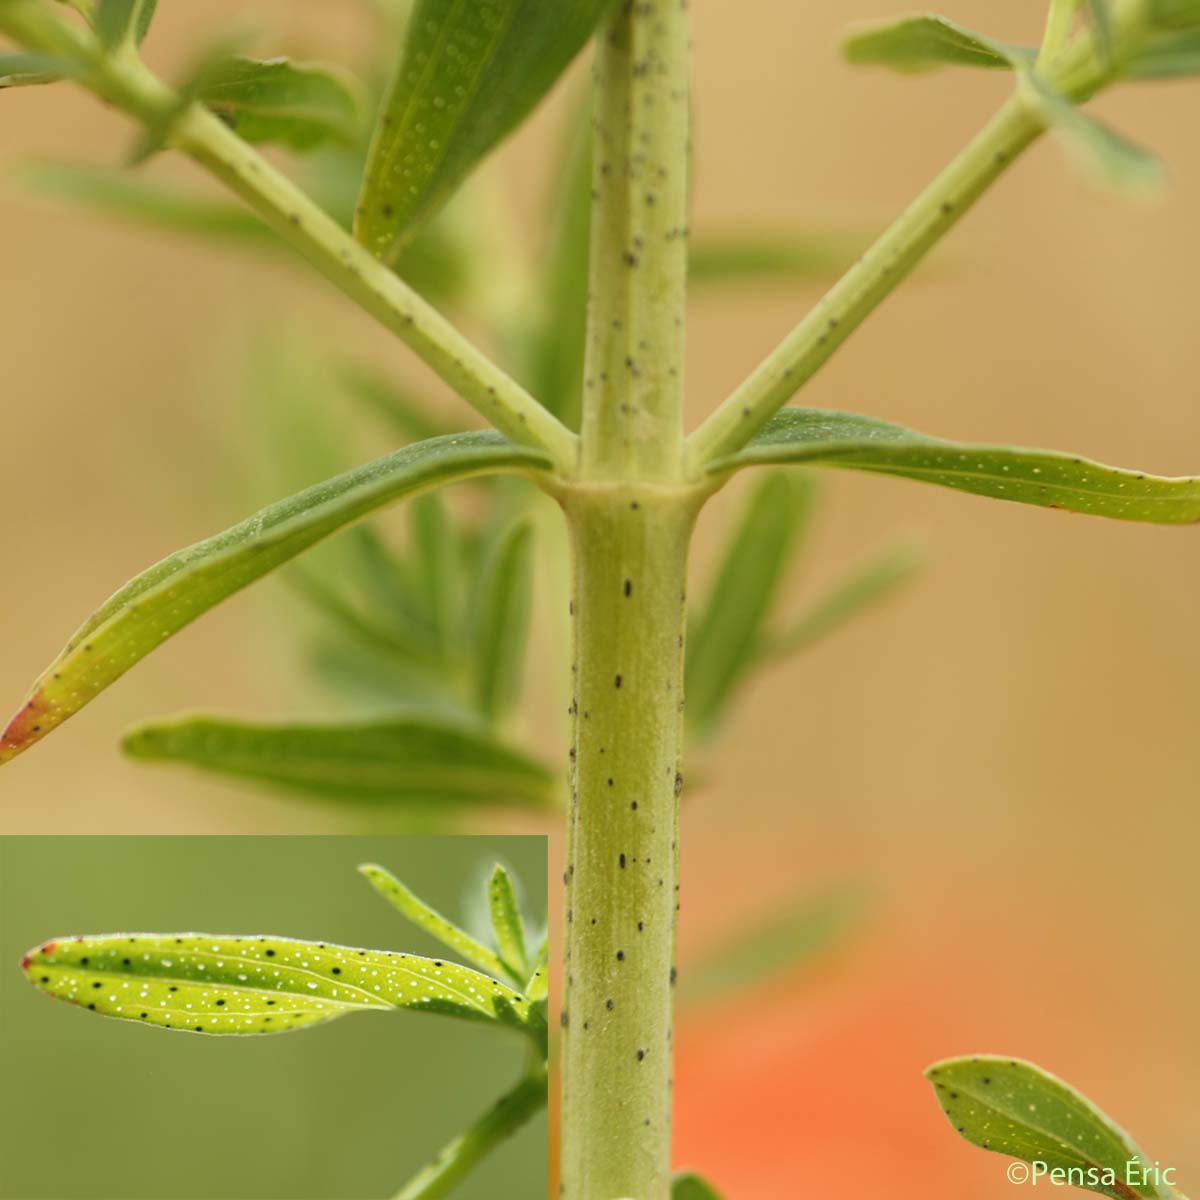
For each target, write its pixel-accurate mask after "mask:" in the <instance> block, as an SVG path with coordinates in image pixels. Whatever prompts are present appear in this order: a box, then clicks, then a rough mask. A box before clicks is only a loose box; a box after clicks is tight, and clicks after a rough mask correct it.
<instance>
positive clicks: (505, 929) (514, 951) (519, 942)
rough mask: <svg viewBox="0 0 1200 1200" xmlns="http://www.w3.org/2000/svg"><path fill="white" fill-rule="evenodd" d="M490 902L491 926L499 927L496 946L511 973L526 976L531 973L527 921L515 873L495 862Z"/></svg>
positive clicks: (516, 975) (521, 977)
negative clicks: (522, 916) (520, 905)
mask: <svg viewBox="0 0 1200 1200" xmlns="http://www.w3.org/2000/svg"><path fill="white" fill-rule="evenodd" d="M488 903H489V904H490V905H491V910H492V928H493V929H494V930H495V931H496V946H497V947H498V949H499V950H500V958H501V960H502V961H503V962H504V963H505V964H507V967H508V971H509V974H511V975H512V976H513V977H514V978H516V979H524V978H525V977H526V976H527V975H528V973H529V966H528V963H527V962H526V954H525V925H524V922H522V920H521V909H520V907H519V906H518V904H517V892H516V889H515V888H514V887H513V881H512V876H510V875H509V873H508V872H507V871H506V870H505V869H504V868H503V867H502V866H500V864H499V863H497V864H496V869H495V870H494V871H493V872H492V877H491V879H489V880H488Z"/></svg>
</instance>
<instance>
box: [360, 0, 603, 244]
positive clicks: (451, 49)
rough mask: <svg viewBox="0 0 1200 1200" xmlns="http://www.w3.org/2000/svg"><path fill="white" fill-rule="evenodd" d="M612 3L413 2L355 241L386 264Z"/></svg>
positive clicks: (542, 90)
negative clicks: (357, 240) (359, 242)
mask: <svg viewBox="0 0 1200 1200" xmlns="http://www.w3.org/2000/svg"><path fill="white" fill-rule="evenodd" d="M612 3H613V0H575V2H574V3H572V4H569V5H564V4H562V3H561V0H457V2H456V3H453V4H448V3H446V2H445V0H417V2H416V4H415V6H414V8H413V12H412V16H411V18H410V20H409V22H408V28H407V33H406V35H405V40H404V46H403V49H402V51H401V54H400V58H399V63H398V65H397V69H396V72H395V74H394V76H393V79H392V83H391V86H390V88H389V90H388V94H387V96H386V98H385V100H384V103H383V109H382V112H381V114H380V119H379V123H378V125H377V126H376V129H375V136H374V139H373V141H372V145H371V150H370V153H369V156H368V160H367V170H366V174H365V177H364V180H363V189H362V194H361V196H360V200H359V206H358V216H357V220H356V234H357V236H358V239H359V241H361V242H362V243H363V244H364V245H365V246H366V247H367V248H368V249H369V250H370V251H371V252H372V253H373V254H375V255H377V256H378V257H380V258H382V259H384V260H385V261H388V262H393V261H394V260H395V256H396V254H397V252H398V251H399V249H400V246H401V244H402V243H403V241H404V240H405V238H406V237H407V236H408V235H409V233H410V232H411V231H412V229H413V228H414V227H415V226H416V225H417V224H418V223H420V222H421V221H422V220H424V219H425V218H427V217H428V216H430V215H431V214H432V213H433V211H434V210H435V209H437V208H438V207H439V206H440V205H441V204H442V203H443V202H444V201H445V200H446V199H447V198H448V197H449V195H450V194H451V193H452V192H453V191H454V190H455V189H456V188H457V187H458V185H459V184H460V183H461V182H462V181H463V179H465V178H466V176H467V174H468V173H469V172H470V171H471V170H472V169H473V168H474V167H475V165H476V164H477V163H478V162H479V160H480V159H481V158H483V157H484V155H486V154H487V153H488V152H489V151H490V150H491V149H492V148H493V147H494V146H495V145H496V144H497V143H498V142H499V141H501V139H503V138H504V137H505V136H506V135H507V134H509V133H510V132H512V130H513V129H514V128H516V126H517V125H518V124H520V122H521V121H522V120H523V119H524V118H525V116H526V115H527V114H528V113H529V112H530V110H531V109H532V108H533V107H534V105H536V104H537V102H538V101H539V100H540V99H541V98H542V97H543V96H544V95H545V94H546V92H547V91H549V89H550V87H551V85H552V84H553V83H554V81H555V80H556V79H557V78H558V77H559V75H561V74H562V72H563V70H564V69H565V68H566V66H567V64H568V63H569V62H570V61H571V59H572V58H574V57H575V55H576V54H577V53H578V51H579V50H580V49H581V48H582V46H583V44H584V42H586V41H587V40H588V38H589V37H591V35H592V33H593V32H594V31H595V29H596V27H597V25H598V24H599V23H600V21H601V19H602V18H603V16H604V15H605V13H606V12H607V11H608V10H609V9H610V8H611V7H612Z"/></svg>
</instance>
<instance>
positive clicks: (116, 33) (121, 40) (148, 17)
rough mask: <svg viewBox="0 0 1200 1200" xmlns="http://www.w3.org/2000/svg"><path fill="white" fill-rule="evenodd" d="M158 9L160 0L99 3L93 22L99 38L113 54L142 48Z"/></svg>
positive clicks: (105, 0) (112, 0) (110, 0)
mask: <svg viewBox="0 0 1200 1200" xmlns="http://www.w3.org/2000/svg"><path fill="white" fill-rule="evenodd" d="M157 6H158V0H99V2H98V3H97V5H96V9H95V13H96V15H95V18H94V22H95V28H96V34H97V36H98V37H99V38H100V41H101V43H102V44H103V45H104V46H106V47H107V48H108V49H110V50H116V49H118V48H120V47H122V46H131V45H132V46H140V45H141V43H142V41H143V39H144V38H145V36H146V34H147V32H148V31H149V29H150V22H151V21H152V20H154V10H155V8H157Z"/></svg>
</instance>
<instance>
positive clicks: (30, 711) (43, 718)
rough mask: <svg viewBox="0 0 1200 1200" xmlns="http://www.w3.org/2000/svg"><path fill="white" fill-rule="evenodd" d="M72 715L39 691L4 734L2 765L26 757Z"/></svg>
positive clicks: (1, 737) (0, 750)
mask: <svg viewBox="0 0 1200 1200" xmlns="http://www.w3.org/2000/svg"><path fill="white" fill-rule="evenodd" d="M69 715H70V714H68V713H65V712H63V710H62V709H61V708H60V707H59V706H58V705H56V704H54V703H52V702H51V701H50V700H49V699H48V698H47V697H46V694H45V691H44V690H43V689H41V688H39V689H38V690H37V691H36V692H34V693H33V695H32V696H31V697H30V698H29V699H28V700H27V701H26V702H25V703H24V704H23V705H22V706H21V707H20V709H18V711H17V713H16V715H15V716H14V717H13V718H12V720H10V721H9V723H8V725H7V726H6V727H5V729H4V732H3V733H2V734H0V765H3V764H4V763H6V762H10V761H11V760H12V759H14V758H16V757H17V755H18V754H23V753H24V752H25V751H26V750H28V749H29V747H30V746H32V745H33V744H34V743H35V742H40V741H41V740H42V738H44V737H45V736H46V734H48V733H49V732H50V731H51V730H52V729H53V728H55V726H57V725H60V724H61V723H62V722H63V721H64V720H66V718H67V716H69Z"/></svg>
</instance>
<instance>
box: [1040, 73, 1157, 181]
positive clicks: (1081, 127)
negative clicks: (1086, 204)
mask: <svg viewBox="0 0 1200 1200" xmlns="http://www.w3.org/2000/svg"><path fill="white" fill-rule="evenodd" d="M1022 84H1023V86H1024V87H1025V88H1026V89H1027V91H1028V92H1029V93H1030V94H1031V95H1032V96H1033V97H1034V98H1035V99H1036V101H1037V104H1038V107H1039V108H1040V109H1041V112H1042V114H1043V116H1044V117H1045V118H1046V120H1047V121H1048V122H1049V123H1050V125H1051V126H1052V127H1053V128H1054V129H1055V131H1056V132H1057V133H1058V134H1059V135H1060V136H1061V137H1062V139H1063V141H1064V143H1065V145H1066V147H1067V150H1068V151H1069V152H1070V154H1071V157H1072V158H1073V159H1074V160H1075V161H1076V162H1077V163H1078V164H1079V165H1080V166H1081V167H1082V168H1083V169H1084V170H1086V171H1088V172H1090V173H1091V174H1092V175H1093V176H1095V177H1097V178H1099V179H1100V180H1101V181H1102V182H1104V183H1106V184H1108V185H1109V186H1110V187H1113V188H1115V189H1116V190H1118V191H1121V192H1126V193H1134V194H1136V193H1147V192H1151V193H1152V192H1156V191H1159V190H1161V189H1162V187H1163V186H1164V185H1165V184H1166V178H1167V177H1166V170H1165V168H1164V167H1163V164H1162V160H1161V159H1160V158H1159V157H1158V155H1156V154H1154V153H1153V152H1151V151H1150V150H1147V149H1145V148H1144V147H1142V146H1138V145H1136V144H1135V143H1133V142H1131V141H1129V140H1128V139H1127V138H1125V137H1123V136H1122V135H1121V134H1119V133H1117V132H1116V130H1114V129H1111V128H1110V127H1109V126H1108V125H1106V124H1104V122H1103V121H1099V120H1097V119H1096V118H1095V117H1092V116H1089V115H1088V114H1087V113H1085V112H1081V111H1080V109H1079V108H1077V107H1076V106H1075V105H1074V104H1072V103H1071V101H1070V100H1068V99H1067V98H1066V97H1065V96H1063V95H1062V93H1061V92H1059V91H1057V90H1055V89H1054V88H1052V87H1051V86H1050V85H1049V84H1048V83H1047V82H1046V81H1045V80H1044V79H1042V78H1041V76H1039V75H1037V74H1036V73H1034V72H1032V71H1029V72H1024V73H1023V74H1022Z"/></svg>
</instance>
